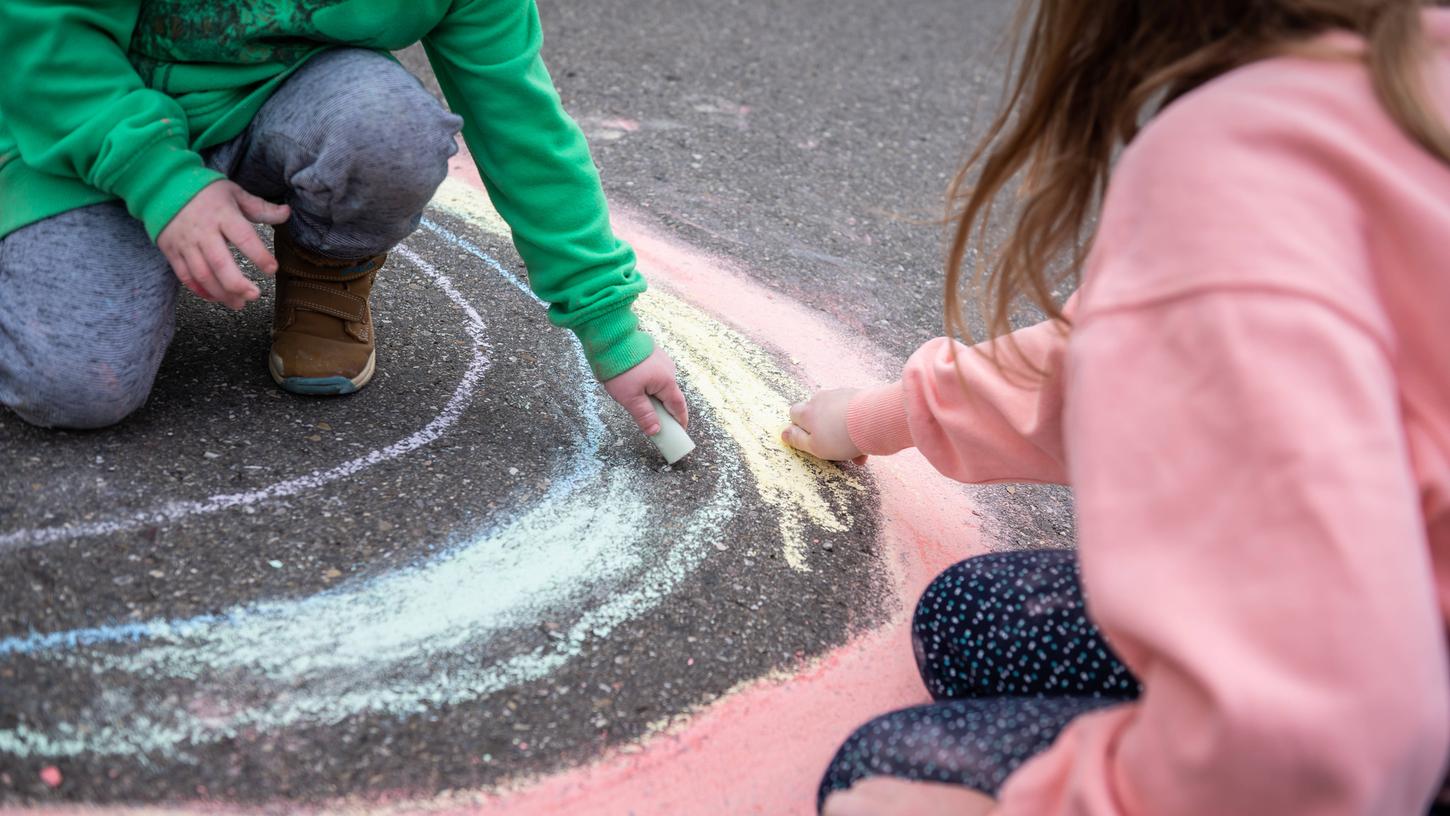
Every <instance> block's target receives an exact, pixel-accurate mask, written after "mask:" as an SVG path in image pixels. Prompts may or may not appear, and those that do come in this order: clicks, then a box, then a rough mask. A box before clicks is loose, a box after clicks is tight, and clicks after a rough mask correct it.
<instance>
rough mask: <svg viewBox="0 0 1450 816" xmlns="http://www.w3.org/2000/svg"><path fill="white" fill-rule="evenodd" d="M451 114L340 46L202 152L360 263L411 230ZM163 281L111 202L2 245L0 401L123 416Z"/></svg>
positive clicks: (164, 313) (46, 417) (445, 143)
mask: <svg viewBox="0 0 1450 816" xmlns="http://www.w3.org/2000/svg"><path fill="white" fill-rule="evenodd" d="M462 124H463V121H462V120H461V119H459V118H458V117H457V116H454V115H453V114H451V113H449V112H448V111H447V110H445V109H444V108H443V106H442V105H440V104H439V103H438V101H437V100H435V99H434V98H433V97H432V96H431V95H430V94H429V93H428V92H427V91H426V90H424V88H423V87H422V85H420V84H419V83H418V81H417V80H416V79H414V78H413V76H412V75H411V74H409V73H408V72H407V71H405V70H404V69H403V68H402V67H401V66H399V65H398V64H397V63H395V62H393V61H392V60H389V59H388V58H386V57H384V56H382V55H380V54H377V53H375V52H372V51H366V50H361V49H339V50H335V51H328V52H326V53H323V54H319V55H318V56H316V57H314V58H313V59H312V60H310V61H309V62H308V64H307V65H305V66H303V67H302V68H301V69H300V70H299V71H298V72H297V73H296V74H294V75H293V76H292V77H290V78H289V79H288V80H287V82H286V83H285V84H283V85H282V87H280V88H279V89H278V90H277V92H276V93H275V94H274V95H273V96H272V98H271V99H270V100H268V102H267V103H266V104H265V105H263V106H262V108H261V110H260V111H258V113H257V116H256V118H255V119H253V120H252V123H251V124H250V125H249V126H248V127H247V129H246V131H245V132H243V133H242V134H241V135H240V136H238V137H237V138H235V139H233V140H231V141H229V142H227V143H225V144H222V145H218V146H217V147H215V148H213V149H212V150H209V151H207V153H206V156H205V158H206V160H207V163H208V164H209V165H210V166H212V167H213V168H215V169H217V170H220V171H222V172H223V173H226V174H227V175H228V176H229V177H231V179H232V180H233V181H235V182H237V183H238V184H240V185H241V186H242V187H243V188H244V189H246V190H247V191H248V192H251V193H253V194H255V195H258V196H261V197H263V198H266V199H270V200H272V201H283V202H286V203H287V204H289V205H291V207H292V220H291V222H290V224H289V226H290V227H291V231H292V235H293V236H294V238H295V239H296V241H297V242H298V243H299V244H301V245H302V246H304V247H306V248H308V249H311V250H313V251H315V252H318V253H321V254H323V255H327V256H331V257H335V258H346V259H351V258H364V257H368V256H372V255H376V254H379V253H381V252H385V251H387V250H388V249H390V248H391V247H392V246H394V245H395V244H397V243H398V242H399V241H401V240H402V239H403V238H405V237H407V235H408V234H409V233H411V232H412V231H413V230H414V229H416V228H417V226H418V222H419V219H420V218H421V217H422V212H423V207H424V206H425V205H426V204H427V203H428V200H429V199H430V198H431V197H432V195H433V192H434V191H435V190H436V189H437V188H438V185H439V184H441V183H442V181H443V179H444V177H445V176H446V175H447V173H448V159H449V157H450V156H452V155H453V154H454V153H455V152H456V151H457V145H456V143H455V142H454V136H455V134H457V133H458V130H459V128H460V127H461V126H462ZM177 290H178V284H177V280H176V276H175V275H174V274H173V273H172V271H171V266H170V264H168V263H167V262H166V259H165V257H163V256H162V254H161V251H160V250H158V249H157V248H156V246H155V244H153V243H152V242H151V240H150V238H148V237H147V235H146V231H145V228H144V227H143V226H142V225H141V222H139V221H137V220H136V219H134V218H132V217H131V216H130V214H129V213H127V212H126V208H125V206H124V205H122V204H121V203H119V202H108V203H104V204H96V205H93V206H90V207H83V208H81V209H78V210H72V211H71V212H67V213H62V214H61V215H57V216H55V217H53V218H47V219H45V220H43V221H40V222H38V223H35V224H31V225H29V226H26V227H22V228H21V229H19V230H16V231H15V232H13V233H11V234H10V235H8V236H6V237H5V238H4V239H0V404H3V405H5V406H7V407H9V408H10V409H12V410H14V411H15V412H16V413H17V414H19V415H20V417H22V418H23V419H25V420H26V421H27V422H30V423H32V424H35V425H41V426H45V427H61V428H99V427H104V426H106V425H112V424H114V423H116V422H119V421H121V420H122V419H124V418H125V417H126V416H127V415H129V414H130V413H131V412H133V411H135V410H136V409H137V408H139V407H140V406H141V404H142V403H144V402H145V401H146V396H147V394H149V393H150V391H151V384H152V382H153V381H154V380H155V378H156V371H157V369H158V368H159V367H160V365H161V358H162V356H163V355H164V354H165V352H166V347H167V345H168V344H169V343H170V342H171V335H172V330H173V326H174V324H175V312H176V308H175V307H176V296H177ZM254 308H255V307H254Z"/></svg>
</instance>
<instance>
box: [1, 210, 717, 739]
mask: <svg viewBox="0 0 1450 816" xmlns="http://www.w3.org/2000/svg"><path fill="white" fill-rule="evenodd" d="M425 226H427V228H428V229H429V230H430V231H432V232H434V233H435V234H436V235H438V236H439V237H441V238H443V239H444V240H445V241H447V242H449V243H450V244H453V245H454V246H457V247H459V248H460V249H462V250H463V251H464V252H467V253H468V254H469V255H472V256H473V257H475V258H477V259H478V260H480V261H482V262H483V263H484V264H485V265H486V266H487V267H488V268H490V269H491V270H493V271H494V272H495V273H497V274H500V275H502V276H503V277H505V279H507V280H509V281H510V282H511V283H513V285H514V286H516V287H518V288H519V289H520V290H522V291H524V292H526V293H527V292H528V287H527V285H526V284H524V283H523V281H521V280H519V279H518V278H517V276H514V275H512V274H511V273H509V272H508V271H507V270H505V269H504V268H503V266H502V265H501V264H499V263H498V261H496V260H494V259H493V258H492V257H490V256H489V255H488V254H487V253H485V252H483V251H482V250H480V249H479V248H478V247H477V246H475V245H473V244H472V243H471V242H469V241H467V240H466V239H463V238H460V237H459V236H457V235H454V234H452V233H451V232H449V231H447V230H446V229H444V228H442V227H440V226H439V225H437V224H434V223H432V222H425ZM399 254H400V255H401V256H402V257H403V258H405V259H407V260H408V261H409V262H410V263H412V264H414V265H415V266H417V267H418V268H419V269H420V270H421V271H423V272H424V273H425V274H427V275H429V277H432V278H433V279H434V280H435V281H438V282H440V285H446V283H447V279H446V278H445V277H444V276H442V274H441V273H439V272H438V271H437V270H435V269H433V268H432V267H431V266H430V265H429V264H428V263H427V262H426V261H424V260H423V259H422V258H420V257H418V256H417V255H416V254H414V253H413V252H411V251H410V250H407V249H405V248H404V249H400V250H399ZM446 288H447V289H450V290H451V289H452V287H451V286H446ZM455 291H456V290H455ZM530 296H532V294H531V293H530ZM470 311H472V310H471V309H470ZM474 314H476V312H474ZM575 358H576V363H577V365H578V366H579V367H580V372H581V376H582V377H583V378H584V380H585V382H588V376H589V375H588V366H587V363H586V362H585V360H584V358H583V355H582V352H581V351H580V350H579V349H578V348H577V346H576V348H575ZM582 393H583V399H584V400H585V404H584V406H583V407H584V410H583V411H582V412H581V413H582V415H583V417H584V422H585V424H584V427H583V428H580V429H579V430H578V432H577V433H576V435H575V436H574V438H573V439H571V440H569V442H568V443H567V444H566V445H565V446H564V448H565V450H564V451H563V452H562V453H561V456H560V458H559V459H558V460H556V466H555V472H554V473H552V474H551V476H552V482H551V486H550V487H549V488H548V490H547V491H546V492H545V494H544V495H543V496H542V497H541V498H539V499H538V500H537V501H536V502H535V503H534V504H533V505H532V506H531V507H529V508H527V509H524V510H522V511H520V512H518V513H516V514H514V515H512V516H509V517H505V518H503V519H500V520H498V521H496V522H494V523H492V524H491V525H490V526H488V527H487V528H485V529H483V530H480V531H479V532H477V533H475V534H473V535H471V536H469V537H467V538H466V539H464V540H461V541H458V542H455V543H454V544H453V545H452V546H448V547H446V548H445V549H444V550H443V551H441V552H440V553H438V554H437V555H434V556H432V557H429V558H427V559H425V560H423V561H420V562H419V563H416V564H414V565H411V566H408V567H405V568H402V569H399V570H396V571H393V572H390V573H387V574H384V575H380V576H376V577H372V578H368V579H362V580H358V581H354V582H349V583H344V584H342V585H340V586H338V587H336V588H334V589H331V590H328V591H325V592H322V593H319V594H316V595H313V596H311V597H308V598H304V599H300V600H289V601H262V602H256V603H251V604H247V605H243V606H239V607H235V608H233V609H231V610H228V611H226V612H225V613H222V614H219V615H205V616H199V617H194V618H189V619H185V620H180V621H168V620H153V621H146V622H139V623H130V624H117V625H112V626H101V627H95V628H89V629H76V630H70V631H66V632H54V633H36V634H32V635H28V636H23V637H12V638H7V639H5V640H0V657H6V656H9V657H12V658H13V657H16V656H24V659H29V660H53V661H58V662H62V663H65V664H69V665H72V666H75V667H80V668H86V669H89V670H90V671H92V672H93V673H95V675H96V676H97V677H98V679H99V680H100V681H102V682H107V681H108V682H107V685H106V687H105V688H104V690H103V691H102V692H101V693H100V694H98V695H96V696H95V698H94V699H93V700H92V701H91V703H90V704H89V705H88V706H87V708H85V709H84V710H83V711H82V713H81V714H80V715H79V716H77V717H75V718H74V719H72V720H70V721H68V722H58V723H49V724H46V725H44V726H32V725H21V726H17V727H15V728H10V729H0V753H9V754H14V755H18V756H22V757H30V756H45V757H66V756H76V755H79V754H83V753H92V754H98V755H119V756H125V755H131V756H144V757H147V758H148V759H161V760H170V761H180V762H187V761H194V760H195V757H194V756H193V755H192V754H191V753H190V752H189V751H188V748H190V747H192V746H200V745H205V744H209V743H213V742H216V741H218V740H221V739H225V738H228V737H234V736H237V735H239V734H241V733H243V732H245V731H248V730H252V729H255V730H260V731H268V732H270V731H277V730H281V729H286V728H289V727H293V726H301V725H327V724H334V723H338V722H341V721H343V720H345V719H347V718H349V717H353V716H357V715H362V714H372V715H385V716H393V717H405V716H411V715H421V714H426V713H428V712H430V711H437V710H438V709H439V708H440V707H443V706H448V705H455V704H459V703H466V702H468V701H472V700H477V699H479V698H481V697H484V696H486V695H489V694H492V693H495V692H497V691H500V690H503V689H506V688H508V687H511V686H515V685H518V684H522V683H526V682H530V681H534V680H538V679H541V678H544V677H547V676H548V675H549V674H551V673H552V672H554V671H556V670H558V669H560V668H562V667H563V666H565V665H566V664H567V663H568V662H569V661H570V660H572V659H574V658H575V657H577V656H578V655H580V654H581V653H583V651H584V650H585V649H586V648H587V646H588V644H589V643H590V642H591V641H594V640H596V639H601V638H607V637H609V635H610V633H611V632H612V631H613V630H614V629H615V628H616V627H617V626H619V625H620V624H622V623H624V622H626V621H628V620H630V619H632V618H634V617H636V616H638V615H641V614H643V613H645V612H647V611H649V610H651V609H653V608H655V607H656V606H657V605H658V604H659V603H660V601H661V600H663V599H664V598H666V597H668V596H669V595H670V593H671V592H672V591H673V589H674V587H676V586H678V584H679V583H680V582H681V581H682V580H683V579H684V578H685V577H687V576H688V575H689V574H690V573H691V572H693V571H694V570H695V569H696V567H698V565H699V564H700V563H701V562H702V561H703V560H704V558H705V556H706V553H707V552H708V551H709V547H708V546H707V545H708V540H709V538H710V537H711V536H712V535H713V534H714V533H715V532H716V531H718V530H719V529H720V528H722V527H723V526H724V525H725V524H726V522H727V521H728V519H729V517H730V515H731V513H732V511H733V509H734V508H735V507H736V506H737V505H736V489H735V483H736V481H737V478H738V476H739V471H738V467H737V466H736V465H734V463H733V462H732V461H730V460H729V459H728V457H727V458H726V460H725V461H722V462H721V463H720V464H718V465H717V466H716V467H714V468H711V469H709V473H710V474H713V477H712V478H714V479H715V481H716V484H715V485H713V487H712V488H711V489H707V490H704V491H701V492H700V493H699V495H703V496H706V497H708V499H707V501H706V502H705V503H704V504H701V505H699V506H696V507H694V508H692V509H690V510H689V511H688V512H687V513H685V515H684V524H683V525H682V533H681V534H679V535H678V536H677V537H675V538H674V540H673V541H672V543H671V544H670V545H669V546H668V547H667V548H663V549H660V550H653V549H650V548H644V547H640V546H639V545H638V543H637V542H638V539H639V538H640V531H641V530H647V529H650V524H649V523H648V508H647V506H646V505H645V504H644V501H643V500H642V499H641V495H643V494H644V493H645V492H646V491H644V490H641V486H640V485H639V484H637V483H636V480H637V479H638V478H639V477H638V475H637V474H638V473H639V472H645V473H652V471H649V470H648V469H635V470H631V469H629V468H625V467H614V468H608V469H607V468H605V467H604V463H603V461H602V460H601V458H600V456H599V452H600V447H601V444H602V442H603V439H604V433H605V430H604V426H603V423H602V422H601V421H600V419H599V404H598V396H597V393H596V390H595V389H592V388H585V389H582ZM601 599H602V600H601ZM541 619H542V620H551V621H554V622H555V623H556V624H558V629H557V631H555V632H554V633H553V634H552V635H551V636H550V638H549V639H548V642H547V643H544V644H543V645H538V646H534V647H533V648H530V649H528V650H526V651H521V652H518V653H513V654H504V653H501V650H502V649H503V648H504V647H505V646H506V644H505V643H504V642H503V639H502V638H500V635H503V634H506V633H508V632H509V631H512V630H519V629H521V628H523V627H530V626H536V625H537V622H538V621H539V620H541ZM117 680H123V681H124V682H122V683H119V684H118V683H117V682H116V681H117ZM178 680H179V681H183V682H182V683H181V684H180V685H181V686H183V687H184V688H185V689H186V691H185V692H184V693H182V694H181V696H180V698H179V699H178V700H177V701H176V704H174V705H168V706H166V707H157V706H156V705H155V704H154V700H151V699H149V698H147V697H146V696H145V692H146V690H147V689H148V688H155V684H156V683H167V684H168V687H169V688H175V687H176V686H177V684H176V683H174V682H172V681H178ZM138 690H139V693H138Z"/></svg>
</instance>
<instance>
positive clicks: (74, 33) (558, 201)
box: [0, 0, 653, 379]
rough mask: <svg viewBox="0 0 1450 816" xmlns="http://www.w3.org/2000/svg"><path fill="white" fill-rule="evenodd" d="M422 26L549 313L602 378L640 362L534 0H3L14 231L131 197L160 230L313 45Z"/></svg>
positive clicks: (624, 284) (390, 44)
mask: <svg viewBox="0 0 1450 816" xmlns="http://www.w3.org/2000/svg"><path fill="white" fill-rule="evenodd" d="M420 40H421V41H422V42H423V46H424V48H425V49H426V51H427V53H428V59H429V61H430V62H431V63H432V65H433V70H434V72H435V73H436V74H437V76H438V82H439V84H440V85H441V86H442V87H443V92H444V95H445V96H446V97H447V98H448V103H449V105H450V106H451V107H452V109H453V110H454V112H456V113H457V114H459V115H460V116H462V117H463V119H464V123H465V124H464V127H463V138H464V140H465V141H466V142H467V144H468V148H469V150H470V151H471V152H472V154H473V157H474V160H475V161H476V162H477V163H478V170H479V173H480V175H481V176H482V177H483V180H484V184H485V186H486V187H487V188H488V193H489V197H490V198H492V200H493V204H494V207H495V208H497V210H498V212H499V214H500V215H502V216H503V218H504V220H505V221H506V222H508V224H509V226H510V227H511V228H512V230H513V237H514V246H515V247H516V248H517V249H518V252H519V255H520V256H521V257H522V258H523V259H524V263H525V264H526V265H527V266H528V269H529V282H530V284H531V285H532V287H533V289H534V292H535V293H536V294H537V295H538V296H539V297H540V298H542V299H543V300H545V301H547V302H548V303H549V304H551V305H550V307H549V319H550V321H551V322H553V323H554V324H555V325H558V326H563V327H565V328H568V329H571V330H573V331H574V332H575V334H577V335H578V336H579V339H580V341H582V343H583V345H584V351H585V354H586V355H587V356H588V358H589V360H590V363H591V364H592V365H593V367H594V373H595V375H596V376H598V377H599V378H600V379H608V378H610V377H613V376H614V375H616V374H620V373H622V372H624V371H626V370H627V369H629V368H632V367H633V366H635V365H636V364H638V363H639V362H640V361H642V360H644V358H645V357H647V356H649V353H650V351H651V350H652V349H653V345H652V343H651V341H650V338H649V336H648V335H646V334H644V333H643V332H641V331H640V330H639V328H638V323H637V321H636V319H635V316H634V313H633V311H632V310H631V308H630V305H631V304H632V303H633V302H634V299H635V297H636V296H637V295H638V294H639V293H640V292H642V291H644V288H645V283H644V280H643V278H641V277H640V275H639V273H638V272H637V271H635V268H634V253H633V251H632V250H631V249H630V248H629V246H628V245H626V244H624V243H623V242H622V241H620V240H619V239H617V238H616V237H615V236H614V233H613V232H612V231H611V230H610V226H609V212H608V208H607V206H606V204H605V201H604V193H603V191H602V190H601V189H600V185H599V176H598V173H597V172H596V171H595V168H594V163H593V161H592V160H591V159H590V156H589V147H588V145H587V144H586V142H585V140H584V135H583V134H582V133H581V132H580V130H579V127H578V126H577V125H576V124H575V123H574V121H573V120H572V119H570V118H569V116H568V114H566V113H565V112H564V109H563V107H562V105H561V104H560V102H559V95H558V93H557V91H555V89H554V85H553V82H552V81H551V80H550V78H549V74H548V71H547V69H545V67H544V63H543V61H542V60H541V59H540V57H539V48H540V45H541V43H542V35H541V33H540V30H539V18H538V11H537V9H536V8H535V5H534V0H207V1H206V2H203V1H202V0H0V54H4V55H5V61H6V71H5V74H4V76H3V78H0V237H3V236H4V235H7V234H9V233H10V232H12V231H14V230H16V229H18V228H20V227H22V226H25V225H26V224H29V223H32V222H35V221H38V220H40V219H42V218H47V217H49V216H52V215H56V214H58V213H62V212H65V211H67V210H71V209H74V208H76V207H82V206H85V205H88V204H94V203H97V202H101V201H107V200H112V199H120V200H121V201H123V202H125V204H126V206H127V208H128V209H129V210H130V212H131V214H132V215H134V216H135V217H136V218H137V219H139V220H140V221H142V222H143V223H144V224H145V225H146V230H147V232H148V233H150V235H151V237H152V239H153V240H154V239H155V238H156V236H157V235H158V234H159V233H160V232H161V230H162V229H163V228H165V226H166V225H167V223H169V222H170V221H171V219H172V217H173V216H175V215H176V213H177V211H178V210H180V209H181V208H182V207H183V206H184V205H185V204H186V203H187V202H188V201H190V200H191V198H192V196H194V195H196V193H197V192H199V191H200V190H201V188H202V187H204V186H206V185H207V184H210V183H211V182H213V181H216V180H217V179H220V178H222V176H221V174H219V173H216V172H214V171H212V170H209V169H207V168H206V167H205V166H204V165H203V164H202V159H201V156H200V155H199V154H198V152H197V151H199V150H202V149H205V148H208V147H211V146H213V145H217V144H221V143H222V142H225V141H227V140H228V139H231V138H232V137H234V136H236V135H238V134H239V133H241V132H242V130H243V129H244V128H245V127H246V126H247V123H248V122H250V121H251V120H252V117H253V116H255V115H256V113H257V110H258V108H260V107H261V106H262V104H263V103H264V102H266V100H267V98H268V97H269V96H270V95H271V93H272V92H273V91H275V90H276V89H277V87H278V86H279V85H281V83H282V82H283V81H284V80H286V78H287V77H288V76H289V75H291V73H292V72H293V71H295V70H297V68H298V67H300V66H301V65H302V64H303V63H304V62H306V61H307V59H308V58H309V57H311V56H313V55H314V54H317V53H319V52H321V51H323V50H325V49H327V48H332V47H338V46H351V47H359V48H371V49H376V50H378V51H382V52H388V51H393V50H397V49H399V48H403V47H406V46H408V45H411V44H412V43H415V42H418V41H420Z"/></svg>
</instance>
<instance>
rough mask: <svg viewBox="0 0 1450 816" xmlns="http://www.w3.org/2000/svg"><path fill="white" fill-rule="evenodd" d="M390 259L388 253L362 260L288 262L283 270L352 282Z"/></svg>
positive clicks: (310, 278)
mask: <svg viewBox="0 0 1450 816" xmlns="http://www.w3.org/2000/svg"><path fill="white" fill-rule="evenodd" d="M304 260H305V259H304ZM387 260H388V256H387V254H386V253H384V254H382V255H375V256H373V257H371V258H365V259H363V260H361V261H332V260H329V261H326V262H322V261H320V260H319V261H308V262H306V263H287V264H284V265H283V267H282V268H283V271H285V272H286V273H287V274H288V275H291V276H292V277H294V278H303V279H305V280H320V281H341V282H351V281H355V280H358V279H359V278H365V277H367V276H368V275H371V274H373V273H375V272H377V271H378V270H379V269H382V268H383V264H384V263H386V262H387Z"/></svg>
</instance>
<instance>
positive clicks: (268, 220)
mask: <svg viewBox="0 0 1450 816" xmlns="http://www.w3.org/2000/svg"><path fill="white" fill-rule="evenodd" d="M237 206H238V207H240V208H241V210H242V215H245V216H246V217H247V220H248V221H252V222H254V223H257V224H272V225H274V226H275V225H277V224H285V223H286V222H287V219H288V218H291V217H292V208H291V207H288V206H287V205H286V204H273V203H272V202H270V201H267V200H266V199H263V198H258V197H256V196H254V195H252V194H251V193H249V192H247V191H246V190H243V189H241V188H240V187H238V188H237ZM248 257H251V256H248Z"/></svg>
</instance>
